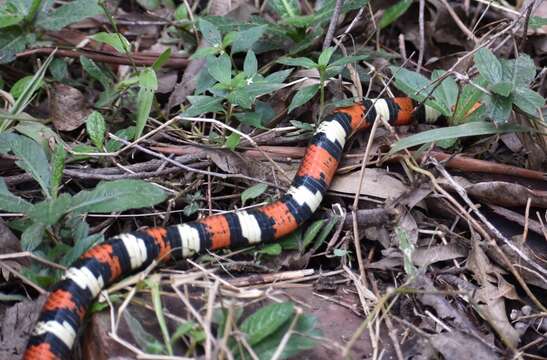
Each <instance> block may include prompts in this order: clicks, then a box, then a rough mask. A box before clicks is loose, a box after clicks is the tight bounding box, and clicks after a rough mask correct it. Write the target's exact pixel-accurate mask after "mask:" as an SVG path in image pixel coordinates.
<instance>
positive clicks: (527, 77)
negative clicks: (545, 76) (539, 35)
mask: <svg viewBox="0 0 547 360" xmlns="http://www.w3.org/2000/svg"><path fill="white" fill-rule="evenodd" d="M535 77H536V65H535V64H534V60H532V58H530V56H528V55H526V54H520V55H519V56H518V57H517V58H516V59H515V60H514V70H513V83H514V84H515V87H528V86H530V84H531V83H532V81H534V78H535Z"/></svg>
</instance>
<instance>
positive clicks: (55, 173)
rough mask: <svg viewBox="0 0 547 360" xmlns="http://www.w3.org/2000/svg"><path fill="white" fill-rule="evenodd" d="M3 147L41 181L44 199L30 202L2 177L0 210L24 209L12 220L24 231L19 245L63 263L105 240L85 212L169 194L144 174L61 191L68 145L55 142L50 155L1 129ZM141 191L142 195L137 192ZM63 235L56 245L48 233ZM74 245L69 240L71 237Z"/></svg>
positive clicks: (148, 202) (133, 205)
mask: <svg viewBox="0 0 547 360" xmlns="http://www.w3.org/2000/svg"><path fill="white" fill-rule="evenodd" d="M0 144H1V145H0V153H2V154H8V153H11V154H13V155H14V156H15V157H17V159H18V160H17V161H16V165H17V166H19V167H20V168H21V169H23V170H25V171H26V172H27V173H29V174H30V175H31V176H32V177H33V179H34V180H35V181H36V182H37V183H38V184H39V186H40V189H41V193H42V195H43V200H42V201H39V202H36V203H30V202H28V201H26V200H25V199H23V198H21V197H19V196H16V195H14V194H13V193H11V192H10V191H9V190H8V188H7V186H6V184H5V181H4V179H3V178H0V210H3V211H8V212H14V213H22V214H23V215H24V217H23V218H22V219H20V220H17V221H14V222H12V223H11V225H12V227H14V228H15V229H17V230H20V231H22V236H21V248H22V249H23V250H25V251H32V252H35V253H39V254H44V255H45V256H46V257H48V258H50V259H51V260H53V261H57V262H59V263H60V264H62V265H69V264H71V263H72V262H73V261H74V260H76V259H77V258H78V257H79V256H80V255H81V254H82V253H83V252H84V251H85V250H87V249H88V248H89V247H90V246H92V245H94V244H96V243H97V242H100V241H102V239H103V236H102V235H101V234H95V235H89V225H88V224H87V223H86V222H85V220H84V216H85V214H86V213H110V212H116V211H125V210H128V209H135V208H141V207H148V206H153V205H155V204H158V203H160V202H162V201H164V200H165V198H166V194H165V193H164V191H163V190H161V189H160V188H158V187H156V186H154V185H152V184H149V183H147V182H145V181H141V180H118V181H110V182H101V183H99V185H97V186H96V187H95V188H94V189H92V190H83V191H80V192H78V193H76V194H74V195H71V194H69V193H67V192H63V193H61V192H60V191H59V190H60V185H61V179H62V175H63V169H64V164H65V156H66V154H65V150H64V149H63V147H62V145H57V147H56V148H55V151H54V152H53V154H52V155H51V159H49V160H48V157H47V155H46V152H45V151H44V149H43V148H42V146H40V145H39V144H38V143H36V142H35V141H34V140H32V139H30V138H28V137H26V136H22V135H17V134H0ZM135 193H138V194H139V196H138V197H137V196H134V195H135ZM45 234H48V235H50V236H51V237H52V238H56V239H62V240H64V241H61V242H57V244H56V245H53V246H52V243H51V242H44V235H45ZM72 241H73V244H72V247H69V246H67V245H65V242H66V243H71V242H72Z"/></svg>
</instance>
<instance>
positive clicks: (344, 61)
mask: <svg viewBox="0 0 547 360" xmlns="http://www.w3.org/2000/svg"><path fill="white" fill-rule="evenodd" d="M369 58H370V55H352V56H343V57H341V58H340V59H338V60H335V61H333V62H331V63H330V66H342V65H347V64H350V63H354V62H358V61H361V60H366V59H369Z"/></svg>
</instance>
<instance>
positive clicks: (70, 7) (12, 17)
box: [0, 0, 103, 64]
mask: <svg viewBox="0 0 547 360" xmlns="http://www.w3.org/2000/svg"><path fill="white" fill-rule="evenodd" d="M53 4H54V2H53V1H41V0H7V1H5V2H3V4H2V5H1V6H0V64H1V63H7V62H10V61H12V60H14V59H15V54H17V53H18V52H20V51H23V50H25V48H26V47H27V46H29V45H32V44H34V43H36V41H37V40H38V39H40V38H41V37H42V35H43V34H44V32H45V31H56V30H60V29H62V28H63V27H65V26H67V25H70V24H72V23H75V22H77V21H80V20H82V19H85V18H87V17H90V16H95V15H98V14H101V13H102V12H103V10H102V9H101V7H100V6H99V5H98V2H97V1H96V0H74V1H70V2H67V3H66V4H63V5H61V6H59V7H56V8H54V7H53Z"/></svg>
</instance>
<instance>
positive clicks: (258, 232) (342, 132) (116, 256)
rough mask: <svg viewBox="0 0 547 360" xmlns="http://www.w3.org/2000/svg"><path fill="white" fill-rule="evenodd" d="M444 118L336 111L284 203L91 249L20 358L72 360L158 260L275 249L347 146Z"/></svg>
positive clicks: (413, 110) (48, 306)
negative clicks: (123, 290) (375, 133)
mask: <svg viewBox="0 0 547 360" xmlns="http://www.w3.org/2000/svg"><path fill="white" fill-rule="evenodd" d="M439 117H440V113H439V112H437V111H436V110H435V109H433V108H431V107H429V106H427V105H424V104H419V103H417V102H416V101H414V100H412V99H411V98H408V97H396V98H377V99H364V100H362V101H359V102H356V103H354V104H352V105H350V106H346V107H340V108H336V109H335V110H334V111H333V112H331V113H330V114H329V115H327V116H326V117H325V118H324V120H323V121H322V122H321V123H320V124H319V125H318V126H317V128H316V130H315V132H314V134H313V136H312V137H311V139H310V141H309V144H308V146H307V148H306V152H305V155H304V157H303V159H302V161H301V163H300V165H299V169H298V172H297V173H296V175H295V177H294V179H293V181H292V183H291V186H290V187H289V189H288V190H287V192H286V193H285V194H283V195H282V196H281V197H280V198H279V200H277V201H274V202H271V203H269V204H267V205H264V206H262V207H257V208H254V209H248V210H238V211H235V212H230V213H225V214H218V215H211V216H207V217H203V218H201V219H199V220H197V221H194V222H188V223H184V224H177V225H171V226H167V227H152V228H147V229H143V230H140V231H135V232H131V233H124V234H119V235H117V236H113V237H111V238H109V239H108V240H105V241H104V242H101V243H99V244H97V245H95V246H93V247H91V248H90V249H89V250H87V251H86V252H85V253H84V254H83V255H82V256H81V257H80V258H79V259H78V260H76V261H75V262H74V264H72V265H71V266H70V267H69V268H68V269H67V270H66V272H65V273H64V275H63V276H62V278H61V280H60V281H59V282H57V283H56V284H55V285H54V286H53V287H52V289H51V291H50V293H49V296H48V297H47V299H46V301H45V303H44V305H43V307H42V310H41V312H40V314H39V317H38V320H37V322H36V324H35V326H34V329H33V330H32V333H31V336H30V338H29V341H28V344H27V347H26V350H25V353H24V357H23V359H25V360H53V359H70V358H71V354H72V348H73V346H74V343H75V342H76V338H77V334H78V332H79V330H80V327H81V326H82V323H83V320H84V317H85V315H86V312H87V311H88V309H89V307H90V305H91V303H92V302H93V301H94V299H95V297H97V295H98V294H99V293H100V292H101V291H102V290H103V289H104V288H105V287H106V286H109V285H111V284H113V283H115V282H117V281H119V280H121V279H122V278H124V277H126V276H128V275H130V274H133V273H135V272H138V271H139V270H142V269H144V268H146V267H147V266H149V265H150V264H151V263H152V262H153V261H157V262H164V261H167V260H177V259H183V258H188V257H191V256H193V255H194V254H199V253H203V252H205V251H208V250H211V251H213V250H218V249H223V248H238V247H244V246H249V245H256V244H259V243H266V242H272V241H275V240H278V239H280V238H281V237H283V236H285V235H288V234H290V233H291V232H293V231H294V230H296V229H297V228H298V227H299V226H301V225H302V224H303V223H304V222H306V220H308V219H309V218H310V217H311V216H312V214H313V213H314V212H315V211H316V210H317V209H318V208H319V206H320V204H321V201H322V200H323V198H324V197H325V195H326V193H327V190H328V188H329V185H330V183H331V181H332V179H333V177H334V175H335V172H336V170H337V168H338V164H339V163H340V160H341V158H342V154H343V151H344V147H345V145H346V143H347V141H348V139H349V138H350V137H351V136H352V135H353V134H355V133H357V132H359V131H361V130H364V129H368V128H370V127H371V126H372V124H373V123H374V122H375V121H377V120H383V121H387V122H388V123H389V124H391V125H395V126H398V125H407V124H410V123H411V122H413V121H417V122H431V121H435V120H437V119H438V118H439Z"/></svg>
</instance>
